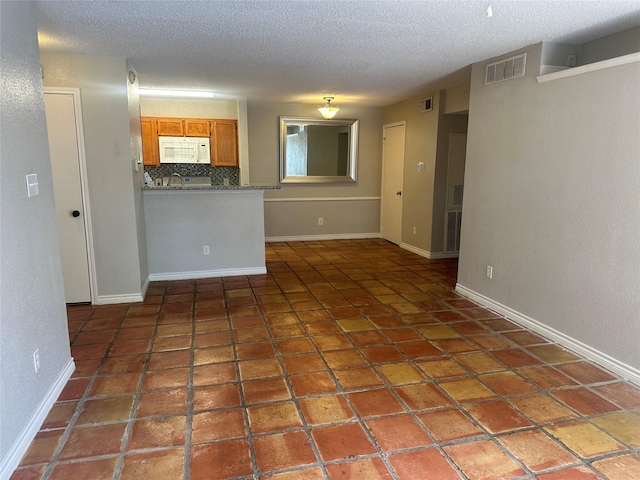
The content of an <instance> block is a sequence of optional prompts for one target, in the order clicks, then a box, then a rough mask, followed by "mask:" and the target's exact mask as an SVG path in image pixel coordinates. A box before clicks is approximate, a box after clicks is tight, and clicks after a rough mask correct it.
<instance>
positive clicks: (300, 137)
mask: <svg viewBox="0 0 640 480" xmlns="http://www.w3.org/2000/svg"><path fill="white" fill-rule="evenodd" d="M357 166H358V120H325V119H322V118H301V117H284V116H283V117H280V182H281V183H355V182H356V179H357V177H356V173H357Z"/></svg>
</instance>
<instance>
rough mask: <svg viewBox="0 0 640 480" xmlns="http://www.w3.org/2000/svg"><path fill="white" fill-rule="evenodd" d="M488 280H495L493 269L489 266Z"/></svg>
mask: <svg viewBox="0 0 640 480" xmlns="http://www.w3.org/2000/svg"><path fill="white" fill-rule="evenodd" d="M487 278H488V279H489V280H491V279H492V278H493V267H492V266H490V265H487Z"/></svg>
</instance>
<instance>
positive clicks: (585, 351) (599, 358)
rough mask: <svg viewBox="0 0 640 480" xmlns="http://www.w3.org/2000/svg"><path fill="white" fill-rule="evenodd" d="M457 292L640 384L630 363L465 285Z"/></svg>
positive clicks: (639, 378)
mask: <svg viewBox="0 0 640 480" xmlns="http://www.w3.org/2000/svg"><path fill="white" fill-rule="evenodd" d="M456 292H458V293H459V294H460V295H462V296H463V297H466V298H468V299H470V300H473V301H474V302H476V303H478V304H480V305H482V306H484V307H487V308H488V309H490V310H493V311H494V312H497V313H499V314H500V315H503V316H504V317H506V318H508V319H509V320H513V321H514V322H515V323H517V324H519V325H522V326H523V327H526V328H528V329H530V330H533V331H534V332H537V333H539V334H540V335H542V336H543V337H545V338H547V339H549V340H551V341H553V342H556V343H558V344H560V345H562V346H563V347H565V348H566V349H567V350H571V351H572V352H574V353H576V354H577V355H580V356H582V357H584V358H587V359H589V360H591V361H592V362H594V363H597V364H598V365H600V366H601V367H603V368H606V369H607V370H610V371H611V372H614V373H615V374H617V375H619V376H621V377H622V378H624V379H626V380H629V381H630V382H633V383H635V384H637V385H640V370H638V369H636V368H633V367H631V366H629V365H626V364H624V363H622V362H620V361H619V360H616V359H615V358H613V357H611V356H609V355H607V354H606V353H602V352H601V351H599V350H596V349H595V348H593V347H590V346H589V345H586V344H584V343H582V342H580V341H578V340H576V339H575V338H572V337H570V336H568V335H566V334H564V333H562V332H560V331H558V330H556V329H554V328H551V327H548V326H547V325H545V324H544V323H541V322H539V321H538V320H535V319H533V318H531V317H528V316H526V315H524V314H522V313H520V312H518V311H516V310H514V309H512V308H510V307H507V306H506V305H502V304H501V303H498V302H496V301H494V300H492V299H491V298H489V297H485V296H484V295H482V294H480V293H477V292H475V291H473V290H471V289H469V288H467V287H465V286H463V285H460V284H457V285H456Z"/></svg>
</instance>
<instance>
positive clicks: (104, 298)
mask: <svg viewBox="0 0 640 480" xmlns="http://www.w3.org/2000/svg"><path fill="white" fill-rule="evenodd" d="M145 291H146V289H145ZM143 300H144V294H142V293H127V294H125V295H100V296H98V299H97V301H96V305H111V304H112V303H137V302H142V301H143Z"/></svg>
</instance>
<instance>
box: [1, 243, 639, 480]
mask: <svg viewBox="0 0 640 480" xmlns="http://www.w3.org/2000/svg"><path fill="white" fill-rule="evenodd" d="M266 251H267V266H268V272H269V273H268V274H266V275H258V276H250V277H233V278H224V279H220V278H213V279H205V280H196V281H193V280H190V281H174V282H155V283H152V284H151V285H150V287H149V289H148V291H147V297H146V299H145V301H144V303H142V304H132V305H112V306H102V307H90V306H75V307H70V308H69V309H68V312H69V327H70V339H71V344H72V353H73V356H74V358H75V361H76V365H77V369H76V371H75V373H74V375H73V378H72V379H71V380H70V381H69V383H68V385H67V386H66V388H65V389H64V391H63V393H62V394H61V396H60V398H59V401H58V402H57V403H56V404H55V406H54V407H53V409H52V411H51V413H50V414H49V416H48V418H47V419H46V421H45V423H44V425H43V426H42V430H41V431H40V432H39V433H38V435H37V437H36V439H35V440H34V441H33V443H32V446H31V448H30V450H29V451H28V453H27V454H26V455H25V457H24V459H23V460H22V464H21V466H20V467H19V469H18V470H17V471H16V473H15V474H14V475H13V477H12V479H14V480H18V479H47V480H53V479H66V480H73V479H83V480H84V479H92V480H99V479H114V480H115V479H123V480H124V479H136V480H139V479H154V480H156V479H170V480H173V479H187V478H189V479H222V478H236V479H267V478H270V479H274V480H275V479H277V480H288V479H311V480H313V479H341V478H353V479H366V480H373V479H420V480H424V479H437V480H446V479H459V478H463V479H474V480H475V479H478V480H479V479H486V480H489V479H509V478H519V479H525V478H526V479H534V478H539V479H541V480H553V479H562V480H571V479H575V480H577V479H602V478H608V479H638V478H640V455H639V449H640V388H639V387H637V386H634V385H632V384H630V383H627V382H624V381H622V380H621V379H619V378H616V377H615V376H614V375H612V374H610V373H609V372H606V371H604V370H602V369H601V368H598V367H597V366H595V365H593V364H591V363H589V362H588V361H586V360H584V359H581V358H579V357H578V356H576V355H574V354H572V353H571V352H567V351H565V350H563V349H562V348H560V347H558V346H557V345H555V344H553V343H550V342H548V341H546V340H545V339H543V338H541V337H540V336H538V335H537V334H534V333H532V332H529V331H526V330H524V329H522V328H521V327H519V326H517V325H515V324H513V323H511V322H510V321H508V320H506V319H504V318H501V317H499V316H498V315H496V314H494V313H492V312H490V311H488V310H485V309H483V308H480V307H478V306H477V305H475V304H473V303H472V302H470V301H468V300H466V299H463V298H461V297H459V296H458V295H457V294H456V293H454V291H453V287H454V285H455V278H456V261H455V260H427V259H424V258H421V257H419V256H416V255H414V254H412V253H410V252H407V251H405V250H402V249H400V248H398V247H396V246H395V245H392V244H389V243H387V242H385V241H382V240H357V241H331V242H306V243H301V242H300V243H288V244H285V243H277V244H275V243H274V244H269V245H267V248H266Z"/></svg>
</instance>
